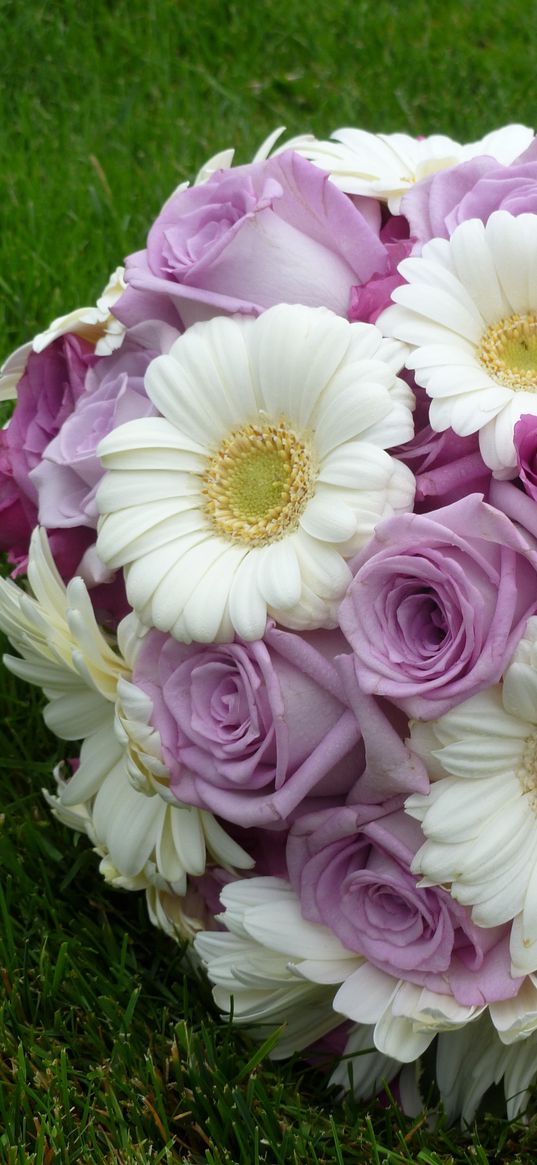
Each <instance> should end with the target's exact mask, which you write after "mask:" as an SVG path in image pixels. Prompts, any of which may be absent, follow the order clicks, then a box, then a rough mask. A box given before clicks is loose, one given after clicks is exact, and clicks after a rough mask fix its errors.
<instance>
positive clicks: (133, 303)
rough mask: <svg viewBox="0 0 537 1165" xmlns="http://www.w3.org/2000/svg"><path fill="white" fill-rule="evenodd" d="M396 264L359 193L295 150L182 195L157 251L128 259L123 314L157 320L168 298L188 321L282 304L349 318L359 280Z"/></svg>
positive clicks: (154, 244) (157, 239) (153, 236)
mask: <svg viewBox="0 0 537 1165" xmlns="http://www.w3.org/2000/svg"><path fill="white" fill-rule="evenodd" d="M386 267H387V253H386V248H385V247H384V246H383V244H382V243H381V241H380V240H379V237H378V233H377V232H376V231H375V230H374V229H373V228H372V227H371V226H370V225H369V223H368V221H367V219H366V218H365V216H364V215H362V214H361V212H360V211H359V210H357V209H356V207H355V206H354V205H353V203H352V201H351V199H349V198H347V196H346V195H345V194H342V193H341V191H340V190H338V189H337V188H336V186H334V184H333V183H331V182H330V181H329V180H328V176H327V175H326V174H324V173H323V171H322V170H319V169H318V168H317V167H316V166H313V165H312V164H311V163H310V162H307V161H306V159H305V158H301V157H300V156H299V155H298V154H294V153H293V152H291V151H289V152H286V153H284V154H281V155H278V156H277V157H274V158H270V159H269V160H268V161H266V162H257V163H252V164H250V165H246V166H238V167H235V168H233V169H231V170H221V171H218V172H217V173H216V174H214V175H213V176H212V177H211V178H210V179H209V181H207V182H204V183H203V184H202V185H199V186H193V187H190V188H188V189H186V190H185V189H183V190H180V191H177V192H176V193H175V194H173V195H172V197H171V198H170V199H169V200H168V202H167V203H166V204H165V206H164V207H163V209H162V211H161V213H160V214H159V216H158V218H157V220H156V222H155V223H154V225H153V227H152V229H151V231H150V233H149V236H148V240H147V249H146V250H144V251H139V252H137V253H136V254H134V255H131V256H129V258H128V259H127V263H126V272H125V278H126V280H127V283H128V284H129V286H128V288H127V291H126V292H125V293H124V294H123V296H122V297H121V299H120V300H119V301H118V303H117V304H116V305H115V306H114V314H116V315H117V316H118V317H119V319H121V320H122V321H123V322H124V323H126V324H129V325H131V324H134V323H137V322H138V321H139V320H141V319H143V318H144V317H145V318H146V319H147V318H148V317H149V318H154V316H155V308H154V306H153V307H152V303H153V304H154V303H155V297H157V300H156V302H157V303H159V304H160V305H162V302H163V297H164V304H165V305H166V304H168V306H169V302H170V299H171V301H172V302H173V303H174V304H175V306H176V308H177V311H178V313H180V316H181V319H182V321H183V323H184V325H185V326H188V325H189V324H191V323H193V322H194V321H196V320H199V319H206V318H208V316H210V315H214V314H215V313H221V312H223V311H227V312H243V313H244V312H246V313H254V314H258V313H259V312H261V311H263V310H264V309H265V308H267V307H271V306H272V305H273V304H276V303H302V304H306V305H308V306H311V307H318V306H320V305H322V306H324V307H328V308H330V309H331V310H332V311H334V312H337V313H338V314H339V315H343V316H346V314H347V311H348V307H349V297H350V291H351V287H352V286H353V285H354V284H357V283H364V282H366V281H367V280H368V279H370V278H371V276H372V275H373V274H375V272H383V271H384V270H385V269H386ZM166 318H169V316H166Z"/></svg>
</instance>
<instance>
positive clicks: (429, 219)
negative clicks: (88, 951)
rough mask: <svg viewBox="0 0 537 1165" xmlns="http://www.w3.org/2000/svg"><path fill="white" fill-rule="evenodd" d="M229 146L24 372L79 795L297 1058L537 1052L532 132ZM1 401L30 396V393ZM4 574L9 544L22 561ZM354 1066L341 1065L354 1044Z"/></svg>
mask: <svg viewBox="0 0 537 1165" xmlns="http://www.w3.org/2000/svg"><path fill="white" fill-rule="evenodd" d="M232 162H233V155H232V152H227V153H223V154H220V155H218V156H217V157H216V158H213V159H211V160H210V161H209V162H208V163H207V164H206V165H205V166H204V167H203V169H202V171H201V172H200V174H199V175H198V177H197V179H196V181H195V182H194V184H193V185H191V186H189V185H184V186H182V187H180V188H179V189H178V190H176V191H175V193H173V194H172V196H171V198H170V199H169V201H168V202H167V203H166V205H165V206H164V208H163V209H162V211H161V213H160V214H159V216H158V218H157V219H156V221H155V223H154V224H153V225H152V227H151V229H150V231H149V235H148V238H147V245H146V247H145V248H144V249H143V250H141V251H139V252H137V253H136V254H134V255H131V256H129V258H128V259H127V261H126V267H125V269H124V270H123V269H121V268H118V270H117V271H116V272H115V273H114V275H113V277H112V279H111V280H110V282H109V284H108V286H107V287H106V289H105V291H104V293H103V295H102V297H101V298H100V299H99V300H98V301H97V305H96V306H95V307H92V308H82V309H77V310H74V311H72V312H71V314H70V315H67V316H64V317H63V318H61V319H58V320H55V321H54V322H53V323H52V324H50V326H49V327H48V328H47V330H46V331H44V332H42V333H41V334H39V335H38V336H36V337H35V338H34V339H33V340H32V341H31V342H30V343H28V344H27V345H25V346H24V347H23V348H21V349H19V350H18V351H17V352H15V353H14V354H13V355H12V356H10V357H9V359H8V360H7V361H6V363H5V364H4V366H3V369H2V379H1V387H0V391H1V395H2V399H3V400H4V401H8V400H10V399H14V400H15V401H16V403H15V404H14V407H12V409H11V416H10V419H9V420H8V422H7V423H6V424H5V426H4V428H3V429H2V430H0V438H1V443H0V511H1V528H0V545H1V549H2V550H3V551H4V552H5V553H6V554H7V562H8V564H9V566H8V571H10V572H11V577H6V578H4V579H3V580H2V581H1V582H0V626H1V628H2V629H3V631H4V632H5V634H6V636H7V638H8V640H9V642H10V643H11V645H12V647H13V649H14V652H15V654H8V655H7V656H6V657H5V662H6V666H7V667H8V668H9V669H10V670H11V671H12V672H14V673H16V675H18V676H20V677H22V679H24V680H26V681H28V682H29V683H32V684H37V685H38V686H39V687H41V688H42V689H43V692H44V695H45V699H46V704H45V708H44V716H45V720H46V722H47V724H48V725H49V727H50V728H51V729H52V731H53V732H54V733H56V734H57V736H58V737H59V738H60V739H61V740H62V741H64V742H65V744H64V760H63V762H62V763H61V764H60V765H59V766H58V768H57V769H56V770H55V774H54V776H55V781H56V785H55V786H52V785H51V788H50V789H49V790H46V791H45V796H46V799H47V801H48V803H49V805H50V806H51V808H52V811H53V812H54V813H55V814H56V815H57V816H58V817H59V818H60V819H61V820H62V821H63V822H65V823H66V824H67V825H69V826H71V827H72V828H73V829H74V830H78V831H80V832H83V833H85V834H87V836H88V838H89V839H90V841H91V844H92V845H93V847H94V849H95V851H96V853H97V854H98V855H99V857H100V868H101V871H102V874H103V876H104V877H105V878H106V879H107V881H109V882H110V883H111V884H112V885H113V886H118V887H122V888H123V889H126V890H131V891H134V892H144V893H145V895H146V898H147V908H148V915H149V919H150V920H151V922H152V923H154V924H155V925H157V926H159V927H161V928H163V929H164V930H165V931H167V932H168V934H169V935H170V936H172V937H176V938H179V939H188V940H191V941H192V944H193V951H194V952H195V955H194V957H195V958H196V959H197V960H198V961H199V963H200V964H201V965H203V966H204V967H205V968H206V972H207V975H208V976H209V978H210V980H211V982H212V983H213V984H214V995H215V999H216V1002H217V1004H218V1005H219V1007H220V1008H221V1009H222V1010H223V1011H224V1012H230V1013H232V1015H233V1021H234V1022H235V1023H236V1024H240V1025H243V1027H244V1028H245V1029H246V1030H247V1031H249V1032H250V1033H252V1034H253V1036H254V1038H256V1037H259V1038H264V1037H265V1036H267V1035H268V1034H270V1033H271V1032H272V1031H273V1030H274V1029H275V1028H279V1029H280V1038H279V1041H278V1043H277V1044H276V1046H275V1050H274V1053H273V1054H274V1055H275V1056H281V1057H283V1056H287V1055H289V1054H290V1053H292V1052H302V1053H304V1054H305V1055H306V1056H312V1057H314V1058H316V1060H317V1062H318V1058H319V1054H320V1053H325V1055H326V1058H325V1059H324V1061H323V1062H325V1063H327V1062H330V1071H331V1077H330V1079H331V1081H332V1082H335V1083H336V1084H338V1085H339V1086H340V1087H346V1086H349V1084H350V1085H351V1086H352V1087H353V1088H354V1091H355V1093H356V1095H357V1096H359V1097H363V1098H367V1097H368V1096H371V1095H372V1094H374V1093H376V1092H378V1091H379V1090H381V1089H382V1087H383V1085H385V1084H386V1083H390V1084H392V1086H393V1087H395V1088H396V1089H397V1093H396V1095H398V1096H399V1097H400V1099H401V1103H402V1104H403V1106H404V1107H406V1108H407V1109H408V1110H409V1111H415V1109H416V1107H419V1104H420V1099H419V1089H418V1087H417V1085H419V1080H420V1058H421V1057H422V1055H423V1054H424V1053H425V1052H426V1050H427V1049H430V1053H429V1055H428V1063H429V1064H431V1063H433V1064H434V1065H435V1068H434V1072H435V1079H436V1083H437V1086H438V1090H439V1093H440V1097H441V1100H442V1102H443V1105H444V1108H445V1110H446V1112H447V1114H448V1116H450V1117H455V1116H456V1115H461V1116H462V1118H463V1119H465V1120H468V1119H470V1118H471V1117H472V1116H473V1114H474V1113H475V1111H476V1108H477V1105H478V1104H479V1102H480V1100H481V1099H482V1097H483V1096H484V1094H485V1092H486V1090H487V1089H488V1087H489V1086H490V1085H491V1084H493V1083H496V1084H497V1083H499V1082H500V1081H503V1085H504V1090H505V1096H506V1101H507V1108H508V1112H509V1114H510V1115H513V1114H516V1113H518V1112H520V1111H521V1110H522V1109H523V1107H524V1105H525V1103H526V1100H527V1092H528V1088H529V1085H530V1084H531V1082H532V1080H533V1078H534V1076H535V1075H536V1074H537V140H536V139H534V137H533V131H531V130H529V129H526V128H525V127H524V126H519V125H510V126H507V127H505V128H503V129H500V130H497V131H495V132H493V133H490V134H489V135H488V136H487V137H485V138H484V139H483V140H482V141H479V142H475V143H472V144H470V145H462V146H461V145H459V144H457V143H456V142H453V141H451V140H450V139H449V138H446V137H440V136H433V137H430V138H425V139H423V140H413V139H410V138H408V137H406V136H405V135H402V134H392V135H390V134H388V135H374V134H370V133H367V132H365V131H363V130H358V129H343V130H340V131H338V132H337V133H335V134H334V135H333V137H332V139H331V140H329V141H324V142H323V141H317V140H315V139H314V138H312V137H308V136H304V137H299V138H295V139H294V140H292V141H290V142H284V143H283V145H282V144H281V131H278V133H276V134H274V135H272V137H271V138H270V139H269V140H268V141H267V142H265V143H264V145H263V146H262V147H261V149H260V150H259V152H258V154H257V155H256V157H255V159H254V160H253V161H252V162H251V163H249V164H247V165H242V166H236V167H234V166H233V164H232ZM6 415H7V413H6ZM6 573H7V572H6ZM334 1065H335V1066H334Z"/></svg>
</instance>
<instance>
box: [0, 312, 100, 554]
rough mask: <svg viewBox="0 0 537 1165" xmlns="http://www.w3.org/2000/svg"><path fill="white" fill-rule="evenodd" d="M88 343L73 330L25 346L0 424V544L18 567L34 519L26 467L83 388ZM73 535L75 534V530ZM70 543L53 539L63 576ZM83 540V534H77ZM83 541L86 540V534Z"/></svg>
mask: <svg viewBox="0 0 537 1165" xmlns="http://www.w3.org/2000/svg"><path fill="white" fill-rule="evenodd" d="M94 362H95V356H94V353H93V348H92V346H91V345H90V344H88V343H86V341H85V340H82V339H80V337H79V336H73V335H65V336H61V337H60V338H59V339H58V340H56V341H55V342H54V343H53V344H50V345H49V346H48V347H47V348H45V349H44V350H43V351H42V352H39V353H38V352H31V353H30V355H29V357H28V362H27V365H26V370H25V372H24V375H23V376H22V378H21V380H20V381H19V384H18V389H17V393H18V399H17V404H16V406H15V410H14V412H13V415H12V417H11V420H10V422H9V425H8V426H7V428H6V429H2V430H0V519H1V520H0V550H4V551H7V552H8V555H9V557H10V559H11V561H12V562H14V563H18V564H19V565H20V566H21V567H24V565H25V563H26V557H27V553H28V545H29V541H30V534H31V532H32V529H33V527H34V526H35V525H36V523H37V502H38V497H37V490H36V487H35V485H34V483H33V481H32V479H31V471H32V470H33V469H34V468H35V466H36V465H38V464H39V462H40V460H41V457H42V455H43V450H44V449H45V448H46V446H47V445H48V443H49V441H51V440H52V439H53V437H55V436H56V433H57V432H58V431H59V429H60V428H61V426H62V424H63V423H64V421H65V420H66V419H67V417H68V416H70V414H71V413H72V412H73V409H74V407H75V404H76V401H77V400H78V398H79V397H80V395H81V393H82V392H83V391H84V380H85V376H86V373H87V371H88V368H90V367H91V365H92V364H93V363H94ZM77 537H78V536H77ZM74 541H75V543H76V548H75V549H74V552H73V548H72V546H71V542H70V541H69V540H68V541H67V542H66V541H65V539H63V538H61V537H60V538H59V539H57V540H56V546H55V551H56V555H57V564H58V568H59V569H60V571H63V573H64V574H65V576H66V577H69V575H70V574H72V573H73V570H74V568H75V565H76V563H75V561H74V559H76V555H77V554H78V555H79V557H78V559H77V561H79V559H80V555H81V554H82V553H83V550H84V549H85V545H84V547H83V548H82V549H81V550H80V552H79V543H80V539H78V542H77V539H76V538H75V540H74ZM83 541H84V539H83ZM86 544H87V540H86Z"/></svg>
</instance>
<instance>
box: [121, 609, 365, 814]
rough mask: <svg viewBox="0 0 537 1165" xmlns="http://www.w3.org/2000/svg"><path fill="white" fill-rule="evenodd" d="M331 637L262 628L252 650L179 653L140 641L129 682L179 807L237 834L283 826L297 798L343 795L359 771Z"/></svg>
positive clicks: (356, 734) (155, 638)
mask: <svg viewBox="0 0 537 1165" xmlns="http://www.w3.org/2000/svg"><path fill="white" fill-rule="evenodd" d="M345 650H347V648H346V644H345V641H344V639H343V637H342V636H341V635H340V633H339V632H337V631H336V632H334V631H317V632H313V633H312V634H309V635H300V636H299V635H295V634H293V633H291V632H287V631H283V630H280V629H279V628H277V627H275V626H274V624H272V623H269V625H268V627H267V631H266V634H265V637H264V639H262V640H258V641H254V642H252V643H243V642H241V641H236V642H235V643H226V644H214V645H205V644H203V645H201V644H192V645H191V646H187V645H185V644H181V643H178V642H177V641H176V640H173V639H171V638H170V637H168V636H165V635H162V634H161V633H160V632H157V631H152V632H150V633H149V635H148V636H147V638H146V640H145V641H144V644H143V646H142V649H141V651H140V654H139V656H138V659H137V661H136V667H135V670H134V677H133V678H134V683H135V684H137V685H138V686H139V687H140V688H142V689H143V691H145V692H146V694H147V695H149V697H150V698H151V700H152V701H153V715H152V724H153V726H154V727H155V728H156V729H157V730H158V732H159V734H160V739H161V746H162V753H163V756H164V759H165V762H166V764H167V765H168V767H169V769H170V772H171V788H172V790H173V792H174V794H175V796H176V797H177V798H178V799H179V800H180V801H183V802H185V803H186V804H192V805H197V806H200V807H201V808H205V809H210V810H211V811H212V812H213V813H216V814H217V815H218V816H219V817H222V818H224V819H225V820H226V821H232V822H235V823H237V824H238V825H241V826H258V825H265V826H270V825H276V826H280V827H281V826H282V825H283V824H284V823H285V821H286V819H287V818H288V817H289V816H290V815H291V814H293V813H294V812H295V810H296V809H297V807H298V806H300V805H301V804H302V803H303V802H304V800H305V799H306V798H311V797H315V798H317V797H319V798H321V797H329V798H332V799H334V798H338V797H341V796H344V795H345V794H346V793H347V792H348V790H349V789H350V787H351V786H352V784H353V782H354V781H355V780H356V777H357V776H358V774H359V772H360V771H361V769H362V768H363V754H362V751H361V749H360V747H356V746H357V745H358V742H359V740H360V730H359V727H358V724H357V722H356V719H355V717H354V715H353V713H352V712H351V711H350V710H349V709H348V708H347V707H346V705H345V700H344V696H343V692H342V688H341V684H340V680H339V677H338V674H337V671H336V670H335V668H334V665H333V659H334V656H335V655H336V654H337V653H338V652H341V651H345Z"/></svg>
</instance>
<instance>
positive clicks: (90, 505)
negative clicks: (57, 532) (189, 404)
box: [30, 321, 179, 529]
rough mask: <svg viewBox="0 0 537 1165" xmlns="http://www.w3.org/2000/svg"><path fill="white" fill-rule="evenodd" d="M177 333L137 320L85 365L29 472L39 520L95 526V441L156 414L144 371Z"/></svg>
mask: <svg viewBox="0 0 537 1165" xmlns="http://www.w3.org/2000/svg"><path fill="white" fill-rule="evenodd" d="M178 334H179V333H178V331H177V329H176V328H171V327H170V326H169V325H167V324H163V323H156V322H152V321H150V322H148V323H146V324H140V325H139V326H138V327H136V328H133V329H132V330H131V331H130V332H127V334H126V336H125V339H124V341H123V344H122V346H121V348H120V349H119V351H117V352H114V353H113V354H112V355H110V356H102V357H100V358H98V359H97V361H96V363H95V364H94V365H93V366H92V367H91V368H89V370H88V372H87V375H86V378H85V381H84V385H83V391H82V392H81V393H80V395H79V397H78V399H77V401H76V404H75V407H74V408H73V410H72V412H70V413H69V415H68V416H67V417H66V418H65V420H64V422H63V424H62V425H61V427H60V428H59V431H58V433H57V435H56V436H55V437H54V439H53V440H52V441H50V443H49V444H48V445H47V447H46V449H45V450H44V451H43V455H42V459H41V461H40V463H39V465H38V466H37V467H36V468H35V469H34V470H32V472H31V474H30V477H31V481H32V484H33V487H34V488H35V489H36V491H37V495H38V500H39V521H40V522H41V524H42V525H44V526H46V527H47V528H53V527H58V528H61V527H65V528H70V527H73V528H75V529H76V528H78V527H80V526H87V527H89V528H90V529H96V527H97V518H98V514H97V507H96V505H95V493H96V491H97V486H98V484H99V481H100V480H101V478H102V476H103V473H104V470H103V468H102V465H101V463H100V461H99V459H98V457H97V455H96V452H95V450H96V448H97V445H98V444H99V441H100V440H101V438H102V437H104V436H105V435H106V434H107V433H109V432H110V431H111V430H112V429H115V428H117V427H118V426H119V425H123V424H125V423H126V422H127V421H131V420H134V419H137V418H139V417H147V416H152V415H154V413H155V409H154V406H153V404H152V403H151V401H150V400H149V397H148V396H147V395H146V393H145V390H144V373H145V371H146V368H147V367H148V365H149V364H150V363H151V361H152V360H153V359H154V358H155V356H158V355H160V353H162V352H168V351H169V349H170V347H171V345H172V344H173V342H174V340H176V339H177V336H178Z"/></svg>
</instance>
